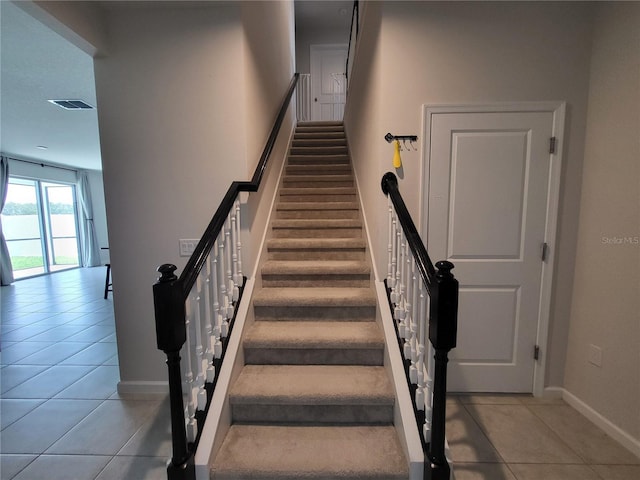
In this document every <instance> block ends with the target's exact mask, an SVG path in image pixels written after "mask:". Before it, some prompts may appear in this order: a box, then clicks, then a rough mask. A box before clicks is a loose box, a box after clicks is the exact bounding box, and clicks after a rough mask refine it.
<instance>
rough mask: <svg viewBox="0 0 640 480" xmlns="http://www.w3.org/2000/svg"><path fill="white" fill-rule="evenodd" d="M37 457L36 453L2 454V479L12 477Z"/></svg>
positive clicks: (8, 479)
mask: <svg viewBox="0 0 640 480" xmlns="http://www.w3.org/2000/svg"><path fill="white" fill-rule="evenodd" d="M35 459H36V455H0V480H10V479H12V478H13V477H14V476H15V475H16V474H17V473H18V472H20V470H22V469H23V468H24V467H26V466H27V465H29V464H30V463H31V462H33V461H34V460H35Z"/></svg>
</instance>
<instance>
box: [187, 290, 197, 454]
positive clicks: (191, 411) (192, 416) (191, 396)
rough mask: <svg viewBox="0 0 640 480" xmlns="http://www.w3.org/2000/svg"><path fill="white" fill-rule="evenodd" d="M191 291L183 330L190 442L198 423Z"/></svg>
mask: <svg viewBox="0 0 640 480" xmlns="http://www.w3.org/2000/svg"><path fill="white" fill-rule="evenodd" d="M193 297H194V295H193V293H191V294H190V295H189V297H188V299H187V302H186V305H185V307H186V316H185V330H186V341H185V342H184V349H185V355H184V358H185V360H186V362H185V369H186V370H185V383H186V388H185V390H184V391H185V394H186V397H187V398H186V404H187V405H186V408H185V413H186V418H185V423H186V427H187V439H188V440H189V441H190V442H193V441H195V439H196V435H197V434H198V424H197V423H196V397H197V388H196V387H195V385H194V378H193V358H192V349H191V342H192V332H191V319H192V318H193V305H192V304H193Z"/></svg>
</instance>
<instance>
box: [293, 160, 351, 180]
mask: <svg viewBox="0 0 640 480" xmlns="http://www.w3.org/2000/svg"><path fill="white" fill-rule="evenodd" d="M285 174H286V175H287V177H288V176H295V175H351V165H319V164H313V163H312V164H307V165H289V166H288V167H287V168H286V170H285Z"/></svg>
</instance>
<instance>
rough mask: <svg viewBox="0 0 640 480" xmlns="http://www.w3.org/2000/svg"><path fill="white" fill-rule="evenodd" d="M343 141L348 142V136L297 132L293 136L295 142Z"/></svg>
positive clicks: (339, 133) (342, 133) (335, 133)
mask: <svg viewBox="0 0 640 480" xmlns="http://www.w3.org/2000/svg"><path fill="white" fill-rule="evenodd" d="M318 138H320V139H336V138H339V139H342V140H345V141H346V138H347V137H346V135H345V134H344V132H298V131H296V132H295V133H294V135H293V139H294V140H303V139H318Z"/></svg>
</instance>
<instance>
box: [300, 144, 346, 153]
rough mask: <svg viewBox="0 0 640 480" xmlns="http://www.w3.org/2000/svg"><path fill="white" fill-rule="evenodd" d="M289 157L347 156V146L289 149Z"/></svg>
mask: <svg viewBox="0 0 640 480" xmlns="http://www.w3.org/2000/svg"><path fill="white" fill-rule="evenodd" d="M290 153H291V155H320V154H322V155H340V154H343V155H344V154H347V153H348V150H347V146H346V145H344V146H335V147H334V146H326V147H291V150H290Z"/></svg>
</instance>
